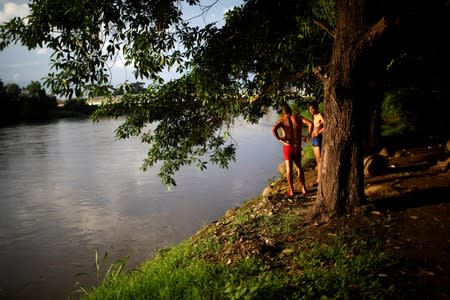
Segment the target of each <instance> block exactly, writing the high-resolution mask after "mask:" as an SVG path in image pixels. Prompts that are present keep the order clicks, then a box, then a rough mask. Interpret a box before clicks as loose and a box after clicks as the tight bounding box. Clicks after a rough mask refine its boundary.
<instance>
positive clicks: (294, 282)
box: [87, 146, 450, 299]
mask: <svg viewBox="0 0 450 300" xmlns="http://www.w3.org/2000/svg"><path fill="white" fill-rule="evenodd" d="M402 152H403V154H402V155H399V156H396V157H394V156H392V157H390V158H389V165H390V166H391V168H390V169H389V172H388V173H384V174H381V175H378V176H373V177H370V178H367V179H366V194H367V195H368V202H367V204H366V205H364V206H362V207H360V208H359V209H358V210H357V211H355V212H354V213H353V214H351V215H347V216H345V217H343V218H341V219H338V220H333V221H331V222H329V223H326V224H315V223H314V222H310V221H309V220H308V218H307V215H308V211H309V209H310V208H311V207H312V205H313V203H314V201H315V198H316V196H315V191H314V189H311V193H310V194H309V195H308V196H307V197H303V196H300V195H298V196H295V197H287V196H286V183H285V179H284V178H280V179H278V180H276V181H274V182H273V183H272V184H271V188H270V191H266V192H265V193H264V195H260V196H258V197H255V198H254V199H251V200H249V201H247V202H245V203H244V204H243V205H242V206H241V207H239V208H237V209H230V210H229V211H227V212H226V214H225V215H224V216H223V218H221V219H219V220H217V221H216V222H213V223H212V224H209V225H207V226H205V227H204V228H202V229H201V230H199V231H198V232H197V233H196V234H195V235H194V236H193V237H191V238H190V239H188V240H187V241H185V242H182V243H180V245H176V246H174V247H172V248H170V249H162V250H161V251H159V252H158V254H157V256H156V257H155V258H154V259H152V260H150V261H148V262H146V263H144V264H143V265H142V268H141V269H140V271H139V272H132V273H130V274H129V275H126V276H122V275H121V276H117V277H113V278H110V279H109V280H105V283H104V284H103V285H101V286H100V287H99V288H97V289H96V290H95V291H94V292H91V293H88V297H87V298H91V299H112V298H114V299H116V298H121V299H141V298H142V299H143V298H153V299H155V298H156V299H173V298H183V299H212V298H215V299H238V298H246V299H271V298H273V297H278V298H283V299H299V298H302V297H303V298H308V299H318V298H321V297H328V298H329V297H333V298H336V299H361V298H365V299H379V298H385V299H398V298H406V299H407V298H414V299H450V255H449V254H450V240H449V236H450V226H449V225H450V172H449V159H448V154H447V153H446V152H445V150H444V147H443V146H435V147H420V148H408V149H404V151H402ZM306 176H307V183H308V184H309V185H311V183H312V182H313V181H314V179H315V174H314V171H313V170H309V171H307V172H306Z"/></svg>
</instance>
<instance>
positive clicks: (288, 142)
mask: <svg viewBox="0 0 450 300" xmlns="http://www.w3.org/2000/svg"><path fill="white" fill-rule="evenodd" d="M281 112H282V116H281V118H280V119H279V120H278V121H277V122H276V123H275V125H274V126H273V127H272V133H273V135H274V136H275V138H276V139H277V140H279V141H281V142H282V143H283V154H284V162H285V164H286V177H287V181H288V195H289V196H293V195H294V183H293V178H292V177H293V175H292V170H293V164H292V163H293V162H294V163H295V164H296V165H297V168H298V169H299V180H300V188H301V193H302V194H303V195H306V193H307V191H306V187H305V175H304V173H303V170H302V168H301V160H302V125H303V124H304V125H306V126H308V129H309V133H310V134H311V132H312V128H313V123H312V122H311V121H309V120H307V119H304V118H302V117H297V116H294V115H293V114H292V110H291V108H290V107H289V105H288V104H286V103H285V104H282V105H281ZM280 128H281V129H282V131H283V132H284V134H283V135H282V136H281V135H280V134H279V132H278V130H279V129H280Z"/></svg>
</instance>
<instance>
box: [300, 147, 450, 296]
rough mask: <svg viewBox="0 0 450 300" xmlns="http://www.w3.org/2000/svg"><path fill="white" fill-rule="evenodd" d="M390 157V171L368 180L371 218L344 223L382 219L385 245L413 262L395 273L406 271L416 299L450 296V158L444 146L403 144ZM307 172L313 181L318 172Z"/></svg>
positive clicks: (362, 224) (366, 223)
mask: <svg viewBox="0 0 450 300" xmlns="http://www.w3.org/2000/svg"><path fill="white" fill-rule="evenodd" d="M388 160H389V166H390V167H389V168H388V170H387V172H385V173H384V174H383V175H378V176H373V177H367V178H366V180H365V191H366V195H367V198H368V204H367V205H365V206H364V207H363V208H362V209H365V210H367V211H369V212H370V215H371V218H364V217H362V216H361V214H355V215H354V216H352V217H351V218H348V220H347V221H344V222H352V223H353V224H355V226H359V227H371V226H372V225H373V224H374V221H378V222H377V224H383V228H381V229H379V230H382V231H383V232H382V234H383V235H384V237H385V248H386V249H387V250H388V251H394V252H396V251H398V252H399V253H400V251H401V255H405V257H406V259H407V260H408V262H409V266H408V268H405V269H404V270H395V271H394V272H393V273H392V274H399V273H400V274H402V275H404V276H403V278H402V279H401V280H403V281H404V282H402V283H400V284H403V285H405V286H407V287H408V288H410V289H411V290H410V295H411V297H412V298H411V299H450V164H449V162H450V159H449V155H448V153H446V151H445V146H442V145H439V146H433V147H430V146H428V147H417V148H408V149H401V150H400V151H397V153H396V156H391V157H389V159H388ZM308 177H309V178H308ZM308 177H307V178H308V179H307V181H308V180H309V184H311V182H312V181H313V180H314V178H313V177H314V176H311V174H310V175H309V176H308ZM327 226H328V227H334V226H339V224H328V225H327ZM398 272H399V273H398ZM393 276H395V275H393Z"/></svg>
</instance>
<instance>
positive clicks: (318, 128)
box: [309, 103, 324, 183]
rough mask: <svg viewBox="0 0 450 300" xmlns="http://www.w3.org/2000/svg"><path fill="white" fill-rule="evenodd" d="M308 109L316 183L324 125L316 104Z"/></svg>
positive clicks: (317, 181)
mask: <svg viewBox="0 0 450 300" xmlns="http://www.w3.org/2000/svg"><path fill="white" fill-rule="evenodd" d="M309 111H310V112H311V114H312V115H313V118H314V119H313V124H314V127H313V131H312V134H311V138H312V141H311V144H312V146H313V150H314V156H315V157H316V163H317V180H316V183H319V181H320V165H321V164H320V152H321V150H322V132H323V126H324V119H323V116H322V114H321V113H320V112H319V109H318V107H317V104H315V103H313V104H311V105H310V106H309Z"/></svg>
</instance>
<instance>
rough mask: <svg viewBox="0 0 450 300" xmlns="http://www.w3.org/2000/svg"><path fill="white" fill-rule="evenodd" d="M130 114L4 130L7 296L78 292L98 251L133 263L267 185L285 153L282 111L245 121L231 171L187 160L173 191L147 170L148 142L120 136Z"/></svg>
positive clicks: (0, 288)
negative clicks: (278, 120) (279, 135)
mask: <svg viewBox="0 0 450 300" xmlns="http://www.w3.org/2000/svg"><path fill="white" fill-rule="evenodd" d="M122 121H123V120H120V119H119V120H107V121H101V122H100V123H93V122H92V121H91V120H88V119H77V120H68V119H67V120H58V121H55V122H52V123H48V124H34V125H17V126H10V127H3V128H0V269H1V271H0V299H67V298H68V297H69V296H70V297H72V298H73V299H76V298H77V297H78V296H77V295H78V294H77V293H75V291H76V290H77V289H78V288H79V287H80V286H81V287H83V288H87V289H89V288H90V287H92V285H94V284H95V275H96V271H95V251H96V249H98V250H97V251H98V253H99V255H101V256H103V255H104V254H105V253H108V258H109V260H108V261H114V260H116V259H122V258H125V257H126V256H127V255H129V256H130V259H129V262H128V264H127V266H128V267H129V268H132V267H134V266H137V265H138V264H139V263H140V262H142V261H143V260H145V259H146V258H149V257H151V256H152V255H153V253H154V251H155V250H156V249H158V248H162V247H169V246H171V245H174V244H176V243H177V242H180V241H182V240H184V239H186V238H188V237H189V236H190V235H192V234H193V233H195V232H196V231H197V230H199V229H200V228H201V227H202V226H204V225H206V224H209V223H211V222H212V221H214V220H217V219H218V218H220V217H221V216H222V215H223V214H224V212H225V211H226V210H227V209H229V208H232V207H237V206H240V205H241V204H242V202H244V201H245V200H247V199H249V198H252V197H254V196H256V195H258V194H259V193H261V192H262V190H263V189H264V187H265V186H266V185H267V184H268V182H269V181H271V180H272V179H273V178H274V177H277V176H278V172H277V165H278V164H279V163H280V162H281V161H282V153H281V145H280V144H279V143H277V142H276V141H275V139H274V138H273V136H272V134H271V126H272V121H273V118H271V117H268V118H266V119H263V120H262V121H261V122H260V124H256V125H249V124H245V123H242V122H237V123H236V125H235V126H234V128H233V131H232V134H233V137H234V139H235V140H236V141H237V160H236V162H234V163H233V162H232V163H231V164H230V166H229V169H221V168H218V167H215V166H211V165H209V167H208V169H207V170H205V171H200V170H198V169H196V168H195V167H185V168H183V169H182V170H180V172H179V173H177V174H176V177H175V180H176V181H177V186H176V187H174V188H172V189H170V190H168V189H167V188H166V187H165V186H163V185H162V183H161V181H160V178H159V177H158V176H157V173H158V171H159V169H158V168H157V167H156V168H152V169H149V170H147V172H143V171H141V170H140V166H141V165H142V162H143V159H144V158H145V156H146V153H147V148H146V145H143V144H141V143H140V142H139V140H138V139H128V140H120V141H115V139H114V130H115V129H116V128H117V126H118V125H120V123H121V122H122Z"/></svg>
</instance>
